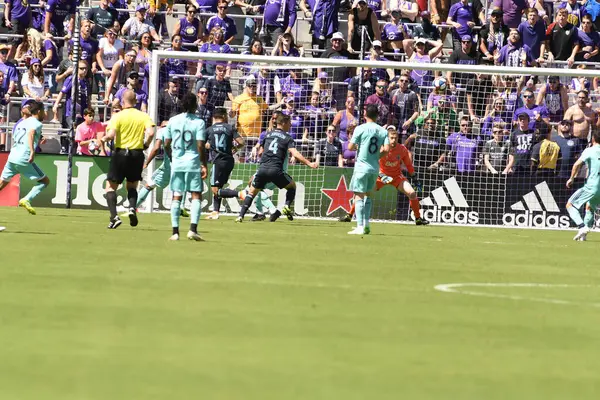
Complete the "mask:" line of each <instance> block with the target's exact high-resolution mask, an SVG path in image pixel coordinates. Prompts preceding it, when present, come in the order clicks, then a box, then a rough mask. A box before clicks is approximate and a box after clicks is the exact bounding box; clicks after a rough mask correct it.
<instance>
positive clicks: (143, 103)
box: [113, 71, 148, 112]
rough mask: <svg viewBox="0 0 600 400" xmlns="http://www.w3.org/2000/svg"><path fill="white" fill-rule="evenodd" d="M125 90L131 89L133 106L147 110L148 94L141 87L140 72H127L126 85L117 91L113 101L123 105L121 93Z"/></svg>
mask: <svg viewBox="0 0 600 400" xmlns="http://www.w3.org/2000/svg"><path fill="white" fill-rule="evenodd" d="M126 90H132V91H133V92H134V93H135V99H136V103H135V108H137V109H138V110H140V111H143V112H146V111H148V94H147V93H146V92H144V91H143V90H142V88H141V82H140V74H139V73H138V72H136V71H133V72H130V73H129V76H128V77H127V86H125V87H122V88H121V89H119V90H118V91H117V93H116V94H115V98H114V100H113V103H115V102H116V103H119V104H121V106H122V107H124V106H125V105H124V104H123V95H124V94H125V91H126Z"/></svg>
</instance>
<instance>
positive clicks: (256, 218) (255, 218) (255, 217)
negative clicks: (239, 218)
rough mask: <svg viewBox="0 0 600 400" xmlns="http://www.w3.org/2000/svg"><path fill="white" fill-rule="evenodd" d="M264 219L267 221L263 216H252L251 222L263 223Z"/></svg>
mask: <svg viewBox="0 0 600 400" xmlns="http://www.w3.org/2000/svg"><path fill="white" fill-rule="evenodd" d="M265 219H267V217H265V214H254V217H252V220H251V221H252V222H256V221H264V220H265Z"/></svg>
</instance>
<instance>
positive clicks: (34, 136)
mask: <svg viewBox="0 0 600 400" xmlns="http://www.w3.org/2000/svg"><path fill="white" fill-rule="evenodd" d="M28 108H29V112H30V113H31V116H30V117H28V118H25V119H21V120H19V122H17V124H16V125H15V126H14V127H13V146H12V148H11V150H10V154H9V156H8V161H7V162H6V165H5V166H4V170H3V171H2V176H1V177H0V190H2V189H4V188H5V187H6V186H8V184H9V182H10V180H11V179H12V177H13V176H15V175H17V174H20V175H21V176H22V177H25V178H28V179H30V180H32V181H36V182H37V183H38V184H37V185H35V186H34V187H33V188H32V189H31V190H30V191H29V193H27V195H26V196H25V197H23V198H22V199H21V200H19V207H23V208H25V209H26V210H27V211H28V212H29V214H32V215H35V214H36V212H35V209H34V208H33V207H32V206H31V200H33V199H34V198H35V197H36V196H37V195H39V194H40V193H41V192H42V190H44V189H45V188H46V187H48V185H49V184H50V179H48V177H47V176H46V174H44V173H43V172H42V170H41V169H40V168H39V167H38V166H37V165H36V164H35V163H34V162H33V160H34V158H35V149H36V147H37V146H38V144H39V142H40V140H41V138H42V122H41V121H43V120H44V116H45V113H44V105H43V104H42V103H40V102H37V101H34V102H30V103H29V104H28ZM26 115H27V114H26V113H23V116H24V117H25V116H26Z"/></svg>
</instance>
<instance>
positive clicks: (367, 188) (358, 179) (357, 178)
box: [350, 171, 379, 193]
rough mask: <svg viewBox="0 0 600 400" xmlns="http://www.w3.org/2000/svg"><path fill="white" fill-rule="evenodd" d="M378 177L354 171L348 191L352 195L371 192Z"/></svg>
mask: <svg viewBox="0 0 600 400" xmlns="http://www.w3.org/2000/svg"><path fill="white" fill-rule="evenodd" d="M378 176H379V175H378V174H371V173H369V172H357V171H354V173H353V174H352V180H351V181H350V190H351V191H352V192H354V193H369V192H372V191H373V189H374V188H375V182H377V177H378Z"/></svg>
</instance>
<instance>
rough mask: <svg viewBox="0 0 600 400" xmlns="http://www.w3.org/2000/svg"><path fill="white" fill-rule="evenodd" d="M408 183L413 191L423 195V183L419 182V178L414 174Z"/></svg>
mask: <svg viewBox="0 0 600 400" xmlns="http://www.w3.org/2000/svg"><path fill="white" fill-rule="evenodd" d="M410 181H411V182H410V183H411V185H412V187H413V188H414V189H415V191H416V192H417V193H418V194H419V195H420V194H422V193H423V182H421V180H420V179H419V177H418V176H417V174H414V175H413V176H411V177H410Z"/></svg>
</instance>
